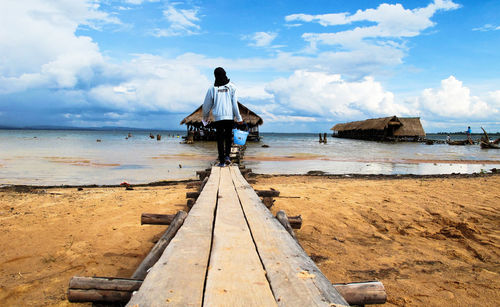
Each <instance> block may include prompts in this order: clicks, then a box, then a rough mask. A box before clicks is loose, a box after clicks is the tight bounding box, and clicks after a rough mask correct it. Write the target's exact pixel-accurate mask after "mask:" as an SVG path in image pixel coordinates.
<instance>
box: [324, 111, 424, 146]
mask: <svg viewBox="0 0 500 307" xmlns="http://www.w3.org/2000/svg"><path fill="white" fill-rule="evenodd" d="M330 130H333V131H334V136H337V137H343V138H351V139H363V140H406V141H417V140H419V139H422V138H425V131H424V128H423V127H422V123H421V122H420V117H397V116H390V117H381V118H370V119H367V120H362V121H355V122H349V123H343V124H336V125H335V126H333V128H331V129H330Z"/></svg>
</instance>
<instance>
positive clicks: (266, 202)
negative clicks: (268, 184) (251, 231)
mask: <svg viewBox="0 0 500 307" xmlns="http://www.w3.org/2000/svg"><path fill="white" fill-rule="evenodd" d="M262 202H263V203H264V205H266V207H267V209H271V207H272V206H273V205H274V199H273V198H272V197H268V196H265V197H263V198H262Z"/></svg>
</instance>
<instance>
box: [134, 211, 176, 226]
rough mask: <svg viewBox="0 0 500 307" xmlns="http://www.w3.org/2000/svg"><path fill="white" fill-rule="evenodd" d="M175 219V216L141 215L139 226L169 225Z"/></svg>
mask: <svg viewBox="0 0 500 307" xmlns="http://www.w3.org/2000/svg"><path fill="white" fill-rule="evenodd" d="M174 218H175V214H155V213H143V214H141V225H144V224H148V225H170V224H171V223H172V221H173V220H174Z"/></svg>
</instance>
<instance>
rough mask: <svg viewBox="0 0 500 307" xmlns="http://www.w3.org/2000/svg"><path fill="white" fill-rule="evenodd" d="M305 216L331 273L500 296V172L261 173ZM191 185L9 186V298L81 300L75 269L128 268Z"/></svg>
mask: <svg viewBox="0 0 500 307" xmlns="http://www.w3.org/2000/svg"><path fill="white" fill-rule="evenodd" d="M256 180H257V181H256V184H254V187H255V188H256V189H269V188H271V187H272V188H275V189H277V190H279V191H281V196H282V197H279V198H277V199H276V202H275V206H274V207H273V209H272V210H273V212H274V213H276V211H277V210H280V209H282V210H285V211H286V212H287V214H289V215H298V214H301V215H302V217H303V219H304V224H303V227H302V229H300V230H298V231H297V236H298V238H299V241H300V243H301V244H302V246H303V247H304V248H305V250H306V252H307V253H308V254H309V255H311V256H312V258H313V259H314V260H315V261H316V263H318V265H319V267H320V268H321V270H322V271H323V272H324V273H325V275H326V276H327V277H328V278H329V279H330V280H331V281H332V282H353V281H366V280H375V279H376V280H380V281H382V282H383V283H384V285H385V287H386V290H387V294H388V302H387V303H386V304H385V306H494V305H498V304H499V303H500V291H499V290H500V278H499V273H500V195H499V193H498V191H499V190H500V176H499V175H486V176H452V177H449V178H439V177H435V178H432V177H414V178H401V177H397V176H392V177H371V178H339V177H328V176H267V175H260V176H257V177H256ZM187 191H189V189H187V188H186V184H185V183H179V184H175V185H169V186H157V187H148V186H146V187H136V188H135V189H134V190H133V191H125V189H124V188H120V187H107V188H84V189H83V191H77V189H76V188H74V187H72V188H37V189H30V188H17V189H0V228H1V229H2V232H1V233H0V243H1V246H2V253H0V302H2V303H3V305H5V306H24V305H37V306H90V305H91V304H71V303H69V302H68V301H67V300H66V297H65V293H66V290H67V286H68V281H69V279H70V278H71V277H72V276H73V275H81V276H116V277H129V276H130V275H131V274H132V273H133V271H134V270H135V268H136V267H137V265H138V264H139V263H140V262H141V260H142V258H143V257H144V256H145V255H146V254H147V253H148V251H149V250H150V249H151V247H152V246H153V241H154V238H157V237H158V236H160V235H161V233H162V232H163V231H164V230H165V227H164V226H151V225H144V226H141V225H140V214H141V213H142V212H151V213H175V212H176V211H177V210H186V209H187V208H186V207H185V201H186V200H185V193H186V192H187Z"/></svg>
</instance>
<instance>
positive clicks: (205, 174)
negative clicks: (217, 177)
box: [196, 171, 210, 181]
mask: <svg viewBox="0 0 500 307" xmlns="http://www.w3.org/2000/svg"><path fill="white" fill-rule="evenodd" d="M196 175H197V176H198V177H199V178H200V180H201V181H203V179H205V177H208V176H210V172H209V171H197V172H196Z"/></svg>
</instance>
